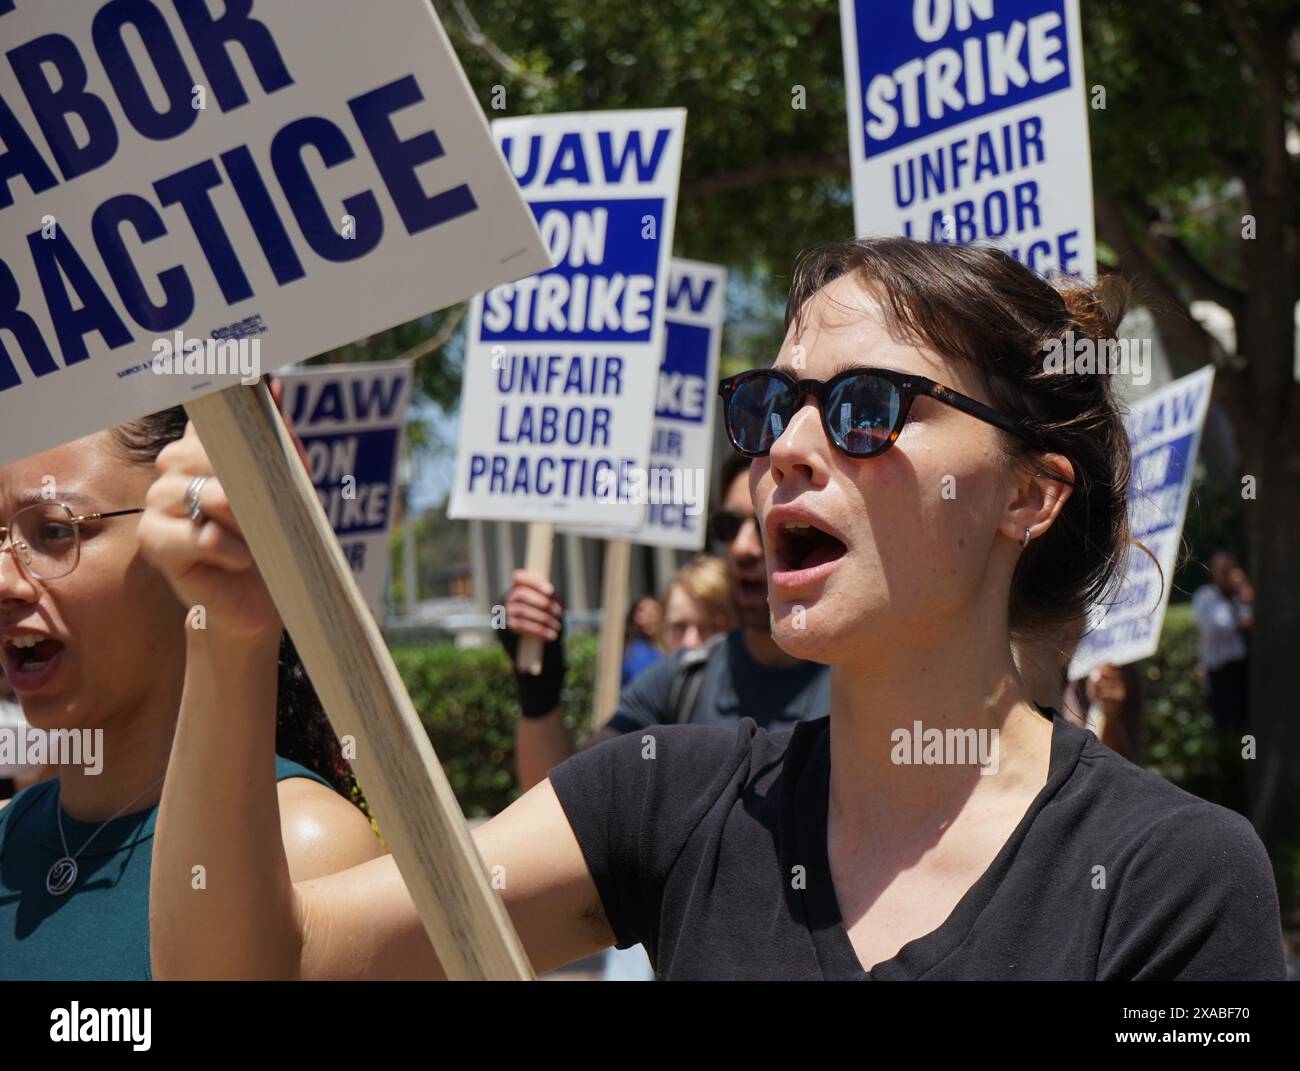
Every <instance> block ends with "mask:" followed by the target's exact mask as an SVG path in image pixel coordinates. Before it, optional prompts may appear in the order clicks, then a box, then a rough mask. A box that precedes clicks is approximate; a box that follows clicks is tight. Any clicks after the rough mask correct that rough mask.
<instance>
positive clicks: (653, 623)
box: [620, 595, 664, 688]
mask: <svg viewBox="0 0 1300 1071" xmlns="http://www.w3.org/2000/svg"><path fill="white" fill-rule="evenodd" d="M663 622H664V610H663V607H662V606H660V605H659V600H658V599H656V598H655V597H654V596H653V595H642V596H641V598H639V599H637V601H636V603H635V604H633V606H632V609H631V610H629V611H628V614H627V620H626V621H625V622H624V623H623V675H622V679H621V681H620V687H623V688H626V687H627V686H628V684H629V683H630V682H631V680H632V679H633V678H634V677H635V676H636V675H637V674H638V673H640V672H641V671H642V670H645V669H649V668H650V667H651V666H653V665H654V664H655V663H656V662H658V661H659V659H661V658H663V656H664V653H663V651H662V650H661V649H660V647H659V633H660V632H661V631H662V629H663Z"/></svg>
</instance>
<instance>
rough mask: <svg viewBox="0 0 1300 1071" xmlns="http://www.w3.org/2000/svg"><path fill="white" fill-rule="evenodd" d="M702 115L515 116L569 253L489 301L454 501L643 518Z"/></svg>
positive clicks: (568, 519)
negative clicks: (690, 145)
mask: <svg viewBox="0 0 1300 1071" xmlns="http://www.w3.org/2000/svg"><path fill="white" fill-rule="evenodd" d="M685 123H686V113H685V112H684V111H683V110H681V109H660V110H654V111H630V112H587V113H580V114H569V115H544V116H535V117H529V118H517V119H499V120H497V121H496V122H494V123H493V124H492V130H493V134H494V135H495V136H496V138H497V139H498V141H499V142H500V145H501V151H502V153H503V154H504V155H505V158H506V159H507V161H509V164H510V169H511V171H512V172H513V173H514V175H515V178H516V179H517V180H518V182H519V186H520V189H521V190H522V191H523V194H524V197H525V198H526V199H527V201H528V203H529V205H530V206H531V208H532V210H533V212H534V214H535V215H536V217H537V220H538V223H539V225H540V228H541V232H542V237H543V239H544V240H545V242H546V243H547V247H548V249H549V250H550V253H551V257H552V260H553V261H554V262H555V265H556V266H555V267H554V268H552V269H551V270H550V271H547V272H543V273H542V274H540V275H536V276H533V277H530V278H528V279H522V280H520V281H519V282H517V283H512V284H507V285H505V286H500V287H497V288H496V289H494V290H491V291H489V292H488V293H486V294H483V295H482V296H480V297H478V298H476V299H475V301H474V303H473V306H472V307H471V309H470V316H469V330H468V336H467V337H468V341H467V345H466V356H465V374H464V386H463V390H462V393H461V409H460V413H461V422H460V446H459V450H458V451H457V456H456V476H455V483H454V485H453V489H452V495H451V504H450V507H449V509H448V515H449V516H451V517H454V518H467V517H477V518H483V519H494V520H525V521H551V522H558V521H564V522H565V523H571V524H597V525H622V526H628V525H634V524H637V523H639V522H640V520H641V513H642V511H643V509H644V505H643V504H642V505H638V504H636V503H635V502H634V501H632V487H631V483H632V481H633V480H634V479H635V478H636V474H637V473H639V474H640V476H641V477H642V478H643V477H644V475H645V470H646V468H647V465H648V461H649V447H650V433H651V424H652V421H653V416H654V410H653V408H652V402H653V399H654V395H655V387H656V382H657V379H658V375H659V362H660V359H661V357H662V354H663V314H664V307H665V298H666V290H667V287H666V286H665V285H664V284H665V283H666V281H667V278H668V259H669V254H670V252H671V249H672V237H673V222H674V218H675V215H676V203H677V180H678V173H679V171H680V168H681V155H682V138H683V135H684V130H685Z"/></svg>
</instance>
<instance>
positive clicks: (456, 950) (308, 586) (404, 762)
mask: <svg viewBox="0 0 1300 1071" xmlns="http://www.w3.org/2000/svg"><path fill="white" fill-rule="evenodd" d="M186 409H187V411H188V412H189V415H190V419H191V420H193V422H194V425H195V427H196V428H197V429H198V432H199V437H200V438H201V439H202V440H203V444H204V446H205V448H206V449H207V452H208V456H209V458H210V459H211V461H212V465H213V469H214V470H215V471H216V473H217V476H218V477H219V478H220V480H221V485H222V487H223V488H225V490H226V493H227V495H228V496H229V498H230V503H231V506H232V507H233V508H234V510H235V514H236V516H237V517H238V518H239V522H240V526H241V527H242V529H243V531H244V535H245V538H246V539H247V541H248V545H249V547H250V549H251V550H252V551H253V556H254V558H256V560H257V563H258V567H259V568H260V570H261V572H262V576H263V577H264V579H265V581H266V585H267V587H268V588H269V589H270V591H271V595H272V597H273V598H274V599H275V604H276V608H277V609H278V610H279V611H280V616H281V618H282V619H283V620H284V623H285V627H286V628H287V629H288V630H289V634H290V635H291V636H292V637H293V641H294V645H295V646H296V647H297V649H298V653H299V655H300V656H301V658H302V662H303V665H304V666H305V667H306V669H307V673H308V675H309V676H310V677H311V681H312V684H313V685H314V686H315V688H316V692H317V694H318V695H319V696H320V698H321V702H322V703H323V704H324V706H325V709H326V711H327V712H328V713H329V718H330V723H331V724H332V725H333V727H334V730H335V732H336V733H338V734H339V735H340V736H345V735H348V736H352V737H353V738H354V739H356V740H359V741H364V745H363V746H361V747H358V749H357V754H356V757H355V758H354V759H353V760H352V763H353V767H354V769H355V770H356V773H357V779H358V780H359V781H360V783H361V784H362V786H363V787H364V789H365V793H366V799H367V800H368V801H369V802H370V805H371V807H372V808H373V810H374V812H375V814H376V816H378V818H379V822H380V828H382V829H383V832H384V836H385V838H386V840H387V841H388V844H389V847H390V848H391V849H392V852H393V856H394V858H395V859H396V860H397V865H398V869H399V870H401V872H402V879H403V881H404V882H405V883H406V887H407V889H408V890H409V892H410V894H411V897H412V899H413V900H414V901H415V904H416V907H417V908H418V910H419V912H420V919H421V921H422V922H423V923H424V927H425V932H426V933H428V935H429V939H430V941H431V942H432V944H433V947H434V949H435V951H436V952H437V954H438V961H439V962H440V963H441V964H442V966H443V969H444V970H445V971H446V972H447V976H448V977H449V978H461V979H473V978H483V979H488V978H492V979H512V978H513V979H524V978H530V977H531V976H532V971H531V968H530V967H529V964H528V959H527V956H526V955H525V954H524V950H523V946H522V945H521V944H520V943H519V938H518V936H517V935H516V934H515V931H514V927H513V926H512V925H511V923H510V918H509V916H508V915H506V913H505V908H504V907H503V906H502V904H501V900H500V898H499V897H498V896H497V895H496V893H495V892H494V891H493V890H492V889H491V887H490V886H489V885H488V882H487V876H486V873H485V871H484V869H483V864H482V861H481V860H480V858H479V856H478V853H477V851H475V849H474V844H473V842H472V841H471V840H470V836H469V831H468V830H467V829H466V827H465V822H464V819H463V818H462V817H461V815H460V806H459V804H457V802H456V797H455V795H454V794H453V793H452V790H451V786H450V785H449V784H448V783H447V777H446V774H444V773H443V770H442V766H441V764H440V763H439V762H438V757H437V756H436V755H435V754H434V752H433V747H432V745H430V743H429V737H428V734H427V733H426V732H425V730H424V727H423V726H422V725H421V724H420V720H419V718H418V717H417V716H416V713H415V709H414V708H413V707H412V706H411V700H410V698H409V697H408V696H407V694H406V689H405V687H404V686H403V684H402V679H401V677H400V676H399V675H398V673H397V669H396V667H395V666H394V665H393V659H392V656H391V655H390V654H389V652H388V648H387V646H386V645H385V644H384V641H383V637H382V636H381V635H380V634H379V627H378V625H376V624H375V621H374V618H373V617H372V616H371V614H370V612H369V610H368V608H367V607H366V604H365V601H364V600H363V599H362V596H361V593H360V591H359V590H358V589H357V586H356V583H355V581H354V580H353V576H352V570H351V568H350V567H349V565H348V563H347V561H346V560H345V559H344V557H343V553H342V551H341V549H340V548H339V544H338V541H337V540H336V539H335V538H334V534H333V531H332V530H331V528H330V525H329V521H328V520H327V519H326V517H325V513H324V511H323V509H322V508H321V505H320V501H319V499H318V498H317V496H316V490H315V488H314V487H313V486H312V483H311V480H310V478H309V476H308V474H307V472H306V470H305V469H304V468H303V467H302V464H301V462H300V461H299V459H298V455H297V452H296V450H295V448H294V447H293V445H292V443H291V441H290V439H289V436H288V434H287V432H286V431H285V429H284V424H283V422H282V421H281V420H280V417H279V414H278V413H277V412H276V410H275V406H274V402H272V400H271V397H270V394H269V392H267V391H266V390H265V388H263V387H256V388H254V387H234V388H231V389H229V390H224V391H220V392H218V393H216V394H210V395H207V396H206V397H204V398H200V399H198V400H196V401H194V402H191V403H190V404H189V405H187V406H186Z"/></svg>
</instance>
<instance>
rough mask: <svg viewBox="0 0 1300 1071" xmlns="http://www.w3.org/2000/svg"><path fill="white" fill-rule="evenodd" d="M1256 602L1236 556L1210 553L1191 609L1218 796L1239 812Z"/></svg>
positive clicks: (1242, 806)
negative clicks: (1214, 746)
mask: <svg viewBox="0 0 1300 1071" xmlns="http://www.w3.org/2000/svg"><path fill="white" fill-rule="evenodd" d="M1254 604H1255V589H1254V588H1253V587H1252V586H1251V583H1250V581H1249V580H1248V579H1247V577H1246V573H1245V571H1244V570H1243V569H1242V568H1241V566H1240V565H1238V563H1237V559H1236V558H1235V557H1234V556H1233V555H1232V554H1230V553H1229V552H1227V551H1218V552H1217V553H1216V554H1215V555H1214V556H1213V557H1212V558H1211V559H1210V583H1208V584H1204V585H1202V586H1201V587H1199V588H1197V589H1196V594H1195V595H1193V596H1192V612H1193V614H1194V615H1195V617H1196V635H1197V648H1198V653H1199V655H1200V661H1201V668H1202V669H1204V671H1205V684H1206V692H1207V698H1208V700H1209V705H1210V715H1211V716H1212V717H1213V719H1214V728H1215V732H1216V734H1217V736H1218V738H1219V760H1220V766H1219V769H1220V781H1221V788H1220V793H1221V795H1220V802H1222V803H1223V805H1224V806H1225V807H1231V808H1232V809H1233V810H1234V811H1239V812H1241V813H1243V814H1244V813H1245V809H1246V805H1247V804H1246V777H1245V772H1246V768H1245V766H1244V765H1243V760H1242V758H1241V737H1242V734H1243V733H1244V732H1245V731H1246V723H1247V718H1248V711H1249V708H1250V659H1249V653H1250V652H1249V648H1248V646H1247V634H1248V632H1249V630H1250V628H1251V627H1252V626H1253V625H1254V623H1255V617H1254Z"/></svg>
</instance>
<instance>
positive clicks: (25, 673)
mask: <svg viewBox="0 0 1300 1071" xmlns="http://www.w3.org/2000/svg"><path fill="white" fill-rule="evenodd" d="M62 654H63V643H62V642H61V641H59V640H56V639H53V638H52V637H49V636H44V637H42V636H34V635H30V634H28V635H19V636H8V637H6V638H5V641H4V660H5V676H6V677H8V678H9V683H10V684H12V685H13V687H14V690H15V691H20V692H21V691H25V690H30V689H33V688H39V687H40V686H41V685H42V684H44V683H45V682H46V681H47V680H49V678H50V675H51V674H52V673H53V672H54V669H55V667H56V666H57V665H58V662H59V657H60V656H61V655H62Z"/></svg>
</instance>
